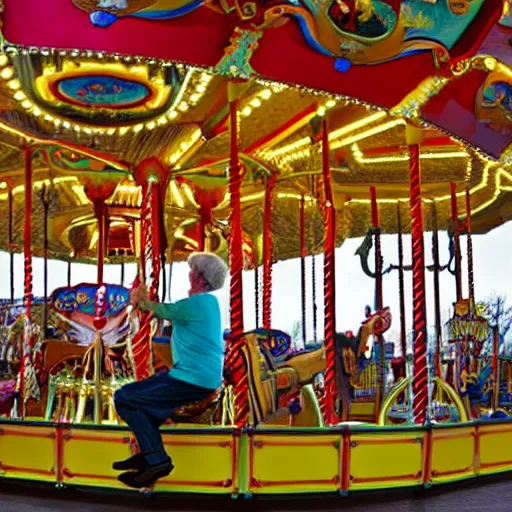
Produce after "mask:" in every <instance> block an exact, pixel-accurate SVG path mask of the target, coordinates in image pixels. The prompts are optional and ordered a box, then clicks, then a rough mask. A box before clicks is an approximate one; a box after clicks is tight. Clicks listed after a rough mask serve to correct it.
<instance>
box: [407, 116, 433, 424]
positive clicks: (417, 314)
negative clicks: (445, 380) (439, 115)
mask: <svg viewBox="0 0 512 512" xmlns="http://www.w3.org/2000/svg"><path fill="white" fill-rule="evenodd" d="M422 135H423V134H422V130H421V129H419V128H415V127H412V126H409V125H408V126H407V144H408V146H409V191H410V204H411V220H412V261H413V276H412V280H413V327H414V378H413V394H414V399H413V411H414V422H415V423H418V424H423V423H424V422H425V420H426V413H427V406H428V390H427V380H428V379H427V324H426V316H427V315H426V300H425V249H424V241H423V218H422V205H421V169H420V141H421V138H422Z"/></svg>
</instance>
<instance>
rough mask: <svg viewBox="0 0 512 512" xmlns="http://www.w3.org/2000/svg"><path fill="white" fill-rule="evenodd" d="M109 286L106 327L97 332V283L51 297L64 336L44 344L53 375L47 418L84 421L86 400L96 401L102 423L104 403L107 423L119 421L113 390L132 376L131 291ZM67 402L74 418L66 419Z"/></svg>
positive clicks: (48, 370)
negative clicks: (64, 406) (63, 408)
mask: <svg viewBox="0 0 512 512" xmlns="http://www.w3.org/2000/svg"><path fill="white" fill-rule="evenodd" d="M105 287H106V298H107V304H106V309H105V311H104V316H105V323H104V325H103V326H102V327H101V328H99V329H97V328H96V327H95V324H94V321H95V317H96V310H95V307H96V291H97V289H98V286H97V285H92V284H91V285H88V284H80V285H78V286H75V287H71V288H69V287H64V288H59V289H57V290H55V291H54V292H53V294H52V295H51V297H50V307H51V311H52V312H53V314H54V315H55V317H56V319H57V320H58V321H59V322H60V325H61V331H62V337H61V339H52V340H46V342H45V354H44V363H43V367H44V371H45V372H46V373H47V374H48V375H49V384H48V393H47V406H46V414H45V417H47V418H48V419H49V418H51V417H54V418H56V417H57V416H58V418H57V419H65V420H66V421H73V420H74V421H77V422H81V421H83V419H84V418H85V412H86V405H87V401H88V399H89V398H91V397H92V398H93V399H94V403H95V407H96V409H95V411H96V415H97V419H98V420H99V421H101V418H102V417H103V409H102V406H101V404H100V402H101V403H102V404H105V403H106V404H107V406H108V418H109V420H112V421H114V420H115V413H114V407H113V400H112V395H113V391H114V389H113V388H115V387H119V385H120V384H121V381H122V380H126V378H128V377H129V376H130V375H132V374H133V367H132V363H131V361H130V355H129V350H127V348H129V347H128V345H129V339H128V338H129V331H130V322H129V316H128V311H127V306H128V297H129V291H128V289H126V288H124V287H121V286H116V285H105ZM70 369H73V371H71V370H70ZM69 400H71V402H73V404H72V407H67V409H68V410H71V409H73V411H75V413H76V414H75V416H74V417H73V418H72V417H66V418H62V417H61V411H60V406H59V404H61V403H63V402H66V403H67V402H68V401H69ZM55 402H57V408H56V411H55V413H54V412H53V409H54V405H55ZM100 409H101V410H100Z"/></svg>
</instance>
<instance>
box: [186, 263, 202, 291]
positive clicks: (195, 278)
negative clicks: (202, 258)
mask: <svg viewBox="0 0 512 512" xmlns="http://www.w3.org/2000/svg"><path fill="white" fill-rule="evenodd" d="M188 279H189V281H190V290H189V294H192V293H197V292H200V291H202V289H203V287H204V279H203V277H202V276H201V274H200V273H199V272H197V270H194V269H190V272H189V274H188Z"/></svg>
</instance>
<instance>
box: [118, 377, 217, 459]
mask: <svg viewBox="0 0 512 512" xmlns="http://www.w3.org/2000/svg"><path fill="white" fill-rule="evenodd" d="M213 391H214V390H212V389H204V388H200V387H198V386H194V385H193V384H188V383H186V382H183V381H180V380H176V379H173V378H172V377H171V376H170V375H169V374H168V373H167V372H164V373H159V374H157V375H153V376H152V377H150V378H149V379H146V380H142V381H139V382H132V383H130V384H127V385H126V386H123V387H122V388H121V389H118V390H117V391H116V392H115V394H114V403H115V406H116V410H117V413H118V414H119V416H120V417H121V418H122V419H123V420H124V421H125V422H126V423H127V424H128V425H129V426H130V427H131V429H132V430H133V433H134V434H135V437H136V438H137V443H138V444H139V448H140V450H141V451H142V452H144V453H145V454H146V460H147V462H148V464H149V465H150V466H154V465H157V464H161V463H163V462H166V461H168V460H170V458H169V456H168V455H167V453H166V452H165V448H164V445H163V442H162V436H161V434H160V430H159V427H160V425H162V424H163V423H165V421H166V420H167V418H168V417H169V416H170V415H171V413H172V411H173V410H174V409H176V408H177V407H181V406H182V405H186V404H189V403H191V402H195V401H196V400H203V399H204V398H206V397H208V396H209V395H211V394H212V393H213Z"/></svg>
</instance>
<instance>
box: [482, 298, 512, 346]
mask: <svg viewBox="0 0 512 512" xmlns="http://www.w3.org/2000/svg"><path fill="white" fill-rule="evenodd" d="M482 304H484V305H485V308H486V316H487V318H488V319H489V322H490V323H491V325H497V326H498V329H499V332H500V340H501V342H503V341H505V338H506V336H507V334H508V332H509V331H510V329H511V328H512V306H509V305H508V304H507V296H506V295H500V294H497V293H494V294H493V295H491V296H490V297H488V298H487V299H485V300H484V301H482Z"/></svg>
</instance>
